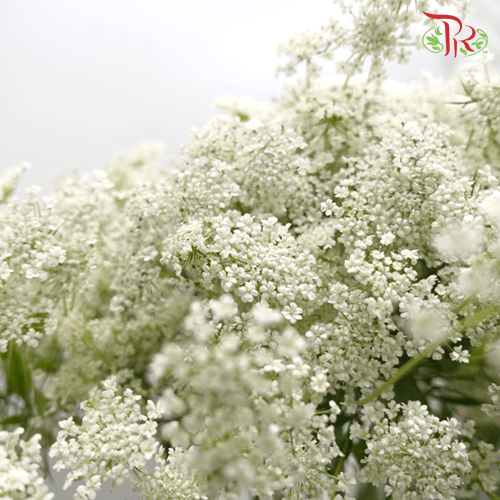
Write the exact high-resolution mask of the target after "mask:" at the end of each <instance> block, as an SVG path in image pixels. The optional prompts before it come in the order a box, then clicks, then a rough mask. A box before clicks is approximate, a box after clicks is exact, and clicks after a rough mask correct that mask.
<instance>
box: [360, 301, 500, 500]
mask: <svg viewBox="0 0 500 500" xmlns="http://www.w3.org/2000/svg"><path fill="white" fill-rule="evenodd" d="M499 313H500V307H499V306H489V307H485V308H484V309H482V310H481V311H479V312H478V313H477V314H475V315H473V316H471V317H467V318H464V319H463V320H462V322H461V324H460V325H459V326H458V327H457V328H456V330H455V331H457V332H458V333H463V332H465V331H466V330H467V329H469V328H472V327H474V326H476V325H478V324H479V323H482V322H483V321H486V320H488V319H491V318H492V317H493V316H496V315H497V314H499ZM451 336H452V335H451V334H450V332H446V334H445V335H442V336H441V337H438V338H437V339H436V340H434V342H431V343H430V344H428V345H427V347H426V348H425V349H424V350H423V351H422V352H421V353H420V354H419V355H418V356H415V357H414V358H412V359H410V360H409V361H407V362H406V363H405V364H404V365H403V366H402V367H401V368H400V369H399V370H398V372H397V373H395V374H394V375H393V376H392V377H391V378H389V379H388V380H386V381H385V382H384V383H383V384H382V385H381V386H380V387H379V388H377V389H376V390H374V391H373V392H372V393H371V394H369V395H368V396H366V397H365V398H364V399H362V400H361V401H358V405H359V406H362V405H365V404H366V403H369V402H370V401H373V400H374V399H376V398H377V397H378V396H380V395H381V394H382V393H383V392H384V391H385V390H386V389H388V388H389V387H390V386H391V385H393V384H395V383H396V382H397V381H398V380H399V379H401V378H403V377H404V376H405V375H406V374H407V373H408V372H409V371H411V370H413V368H415V367H416V366H417V365H419V364H420V363H421V362H422V361H423V360H424V359H425V358H426V357H427V356H428V355H429V354H431V353H432V352H434V350H435V349H437V348H438V347H439V346H440V345H441V344H443V343H444V342H446V341H447V340H449V339H450V337H451ZM499 500H500V499H499Z"/></svg>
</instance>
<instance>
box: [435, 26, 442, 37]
mask: <svg viewBox="0 0 500 500" xmlns="http://www.w3.org/2000/svg"><path fill="white" fill-rule="evenodd" d="M434 31H435V32H436V35H442V33H441V32H440V31H439V26H438V27H437V28H436V29H435V30H434Z"/></svg>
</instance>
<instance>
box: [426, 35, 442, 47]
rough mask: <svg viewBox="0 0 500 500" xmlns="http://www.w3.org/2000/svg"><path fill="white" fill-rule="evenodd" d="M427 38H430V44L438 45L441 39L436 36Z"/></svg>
mask: <svg viewBox="0 0 500 500" xmlns="http://www.w3.org/2000/svg"><path fill="white" fill-rule="evenodd" d="M425 38H427V40H429V45H437V44H438V43H439V40H438V39H437V38H436V37H435V36H427V37H425Z"/></svg>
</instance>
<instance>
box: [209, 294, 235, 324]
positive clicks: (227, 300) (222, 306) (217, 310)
mask: <svg viewBox="0 0 500 500" xmlns="http://www.w3.org/2000/svg"><path fill="white" fill-rule="evenodd" d="M209 305H210V308H211V309H212V312H213V314H214V315H215V316H216V317H217V318H218V319H228V318H232V317H234V316H235V315H236V314H237V313H238V306H237V304H236V302H235V301H234V299H233V298H232V297H231V295H229V294H223V295H221V296H220V297H219V298H218V299H217V300H210V302H209Z"/></svg>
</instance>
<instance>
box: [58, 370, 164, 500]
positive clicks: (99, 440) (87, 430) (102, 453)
mask: <svg viewBox="0 0 500 500" xmlns="http://www.w3.org/2000/svg"><path fill="white" fill-rule="evenodd" d="M103 387H104V390H99V389H97V388H95V389H94V390H93V391H92V393H91V398H90V399H89V400H87V401H84V402H82V404H81V409H82V410H83V411H84V412H85V415H84V416H83V419H82V424H81V426H78V425H77V424H75V422H74V421H73V417H70V418H69V419H67V420H63V421H61V422H60V423H59V425H60V427H61V428H62V430H61V431H59V433H58V436H57V441H56V442H55V443H54V444H53V445H52V447H51V450H50V456H51V457H57V456H61V457H62V458H61V459H60V460H59V461H58V462H57V463H56V464H55V465H54V468H55V469H56V470H60V469H70V472H69V473H68V475H67V479H66V482H65V484H64V489H66V488H68V487H69V486H70V485H71V484H72V483H73V482H74V481H79V480H82V479H84V480H85V485H79V486H78V488H77V491H76V493H75V496H74V498H75V500H87V499H89V498H90V499H94V498H95V497H96V492H97V491H98V490H99V489H100V488H101V484H102V482H106V481H113V482H116V483H117V484H123V483H124V481H125V480H126V479H127V478H130V477H131V474H130V470H129V469H128V468H127V467H130V468H133V469H136V468H137V469H141V468H144V467H145V465H146V462H147V461H148V460H149V459H151V458H152V457H153V455H154V454H155V453H156V451H157V449H158V446H159V443H158V441H157V440H156V438H155V437H154V435H155V433H156V426H157V424H156V422H155V421H154V419H155V418H158V417H159V416H160V415H161V412H160V410H159V409H158V408H157V407H156V405H155V404H154V403H153V402H151V401H149V402H148V406H147V416H146V415H143V414H142V413H141V408H140V406H139V405H138V404H137V400H138V399H140V398H141V396H136V395H134V394H133V392H132V391H131V390H130V389H126V390H125V392H124V395H123V397H122V396H120V395H119V392H118V387H117V384H116V377H114V376H111V377H110V378H108V379H107V380H105V381H104V382H103Z"/></svg>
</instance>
